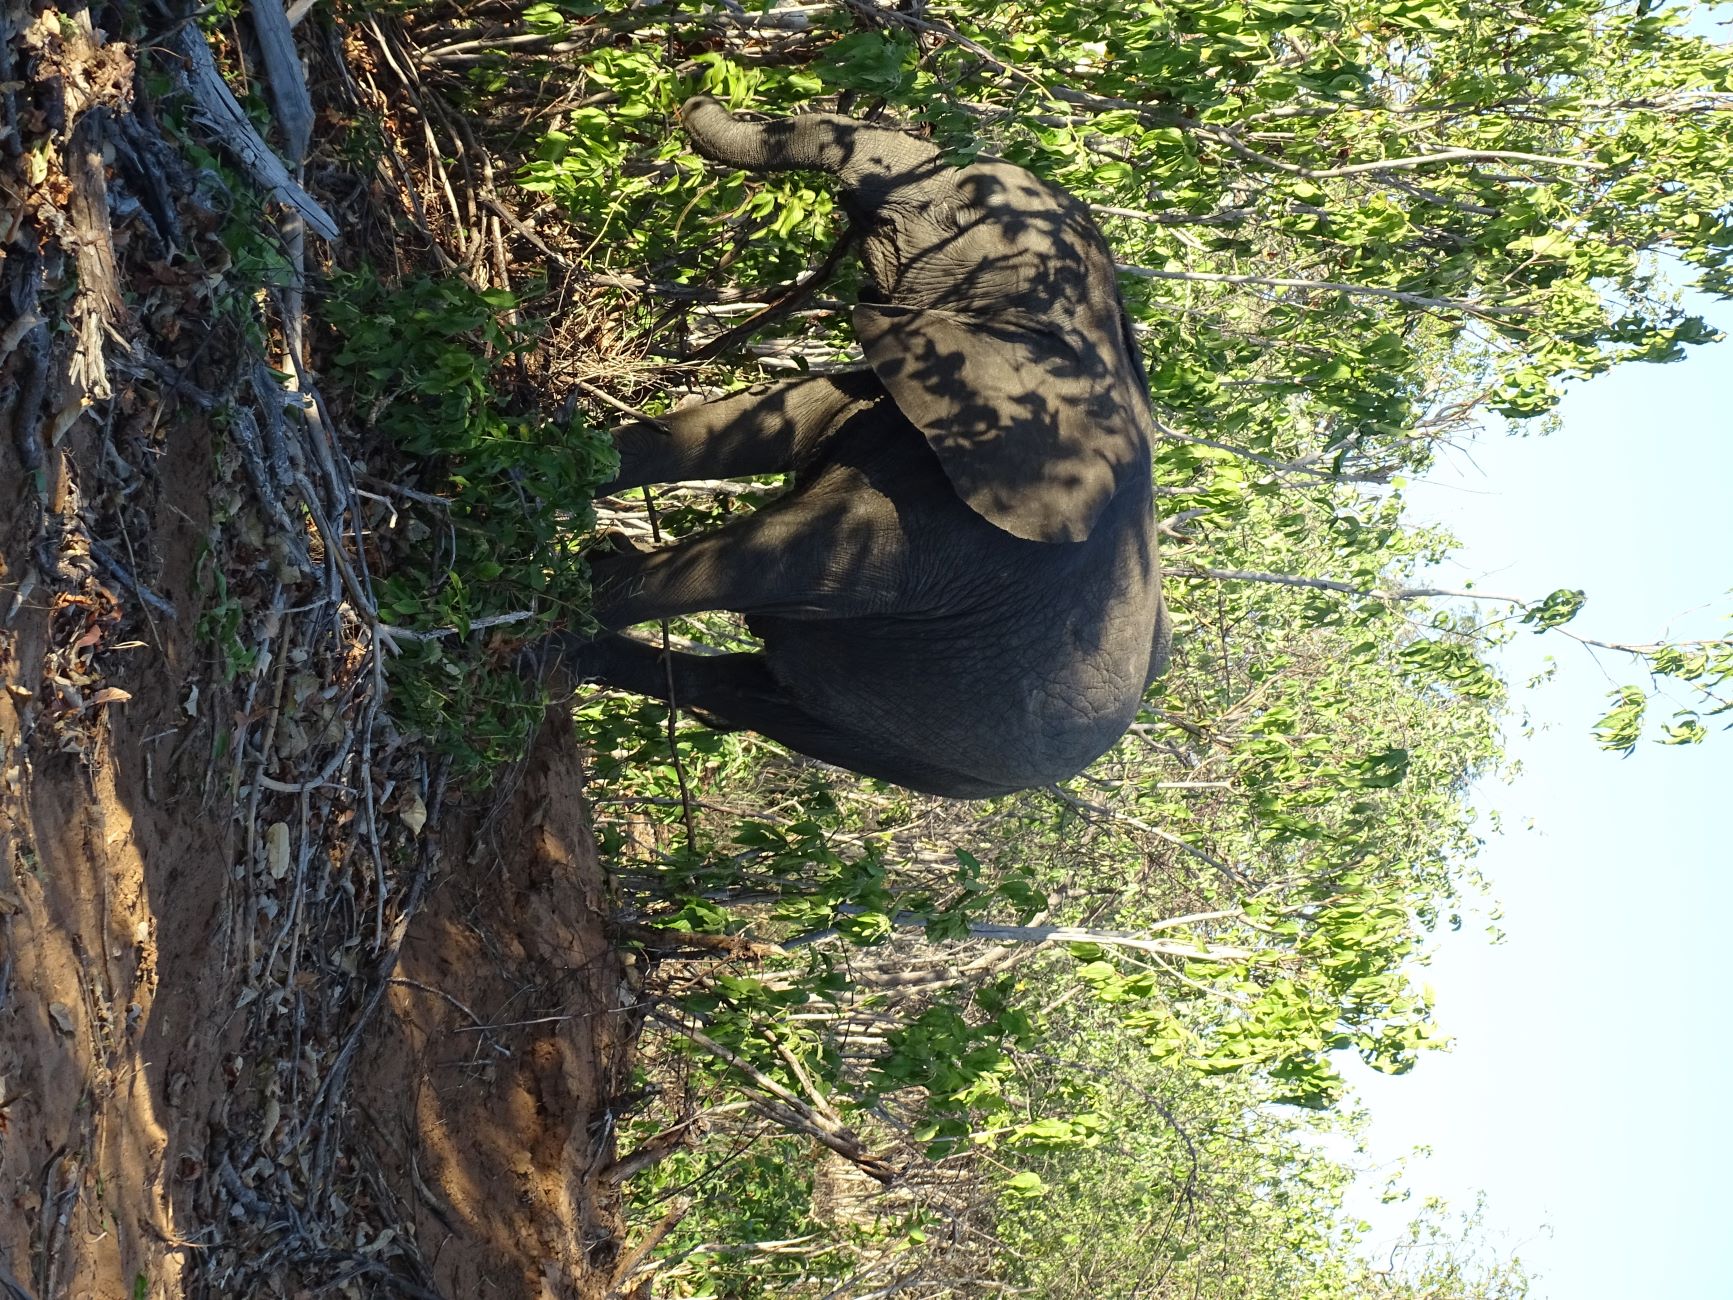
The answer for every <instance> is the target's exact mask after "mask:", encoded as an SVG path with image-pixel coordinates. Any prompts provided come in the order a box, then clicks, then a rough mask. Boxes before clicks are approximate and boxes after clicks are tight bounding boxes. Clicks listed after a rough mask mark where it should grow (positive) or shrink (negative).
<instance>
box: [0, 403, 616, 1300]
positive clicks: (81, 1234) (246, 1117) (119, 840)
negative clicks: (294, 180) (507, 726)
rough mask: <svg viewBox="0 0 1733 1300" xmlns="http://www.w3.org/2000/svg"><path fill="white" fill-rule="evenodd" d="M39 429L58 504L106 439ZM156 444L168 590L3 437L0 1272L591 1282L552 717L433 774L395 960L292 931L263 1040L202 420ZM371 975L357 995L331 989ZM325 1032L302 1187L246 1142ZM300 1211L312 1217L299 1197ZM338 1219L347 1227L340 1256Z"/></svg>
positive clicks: (598, 1101)
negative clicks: (288, 1026) (419, 886)
mask: <svg viewBox="0 0 1733 1300" xmlns="http://www.w3.org/2000/svg"><path fill="white" fill-rule="evenodd" d="M64 450H65V452H66V455H65V457H64V458H63V459H60V460H58V461H57V462H56V465H57V468H56V469H54V470H51V473H59V474H63V475H64V476H65V477H66V481H65V482H63V483H60V484H58V487H59V488H60V489H62V492H63V495H62V497H61V500H62V501H63V502H66V501H68V500H69V498H73V497H76V496H77V492H78V489H79V486H80V483H81V482H82V484H83V485H84V486H85V487H87V488H88V487H89V485H91V484H93V483H95V482H96V481H97V480H98V478H99V477H100V476H101V474H102V472H103V471H102V469H101V464H102V461H103V459H104V457H105V455H108V454H111V453H112V447H111V446H105V438H104V436H103V435H102V434H101V433H100V431H98V430H96V429H95V428H94V427H93V424H92V422H89V421H86V422H83V423H82V424H81V425H79V426H75V428H74V430H73V432H72V433H71V434H70V435H69V437H68V440H67V442H66V444H65V446H64ZM153 451H154V454H155V460H154V464H153V467H152V470H151V476H152V487H151V490H150V492H149V493H148V494H147V498H148V499H147V505H148V510H147V514H148V518H149V521H150V527H149V529H148V530H147V531H146V533H145V534H143V535H134V536H133V537H132V539H131V540H132V544H133V545H134V546H136V547H137V548H138V551H139V552H140V555H139V556H137V557H135V558H138V559H139V560H140V563H139V566H138V567H139V569H140V571H142V572H144V573H146V574H148V575H149V582H150V584H151V585H152V586H153V587H154V589H155V591H156V592H157V593H158V594H159V595H161V596H162V597H163V598H164V599H165V600H166V601H167V602H169V604H171V605H172V606H173V609H174V616H173V617H169V616H167V615H166V614H163V613H160V612H154V611H152V610H151V609H149V608H147V607H146V606H144V605H143V604H142V603H141V602H140V601H139V600H137V599H135V598H133V596H132V595H131V594H130V593H129V592H128V591H127V590H126V588H125V587H124V586H122V585H121V584H119V583H117V582H114V581H113V580H111V579H110V578H108V577H107V576H106V575H105V574H104V572H103V571H102V569H101V568H100V567H99V566H96V565H94V564H92V563H91V562H90V561H89V559H88V557H87V556H82V557H81V556H80V555H79V553H78V548H77V547H76V546H70V545H68V546H62V547H60V549H59V550H58V552H56V551H55V546H54V544H52V543H53V537H52V534H53V524H54V520H53V518H52V516H50V518H49V519H48V520H47V521H46V522H44V521H43V520H41V519H39V518H37V517H35V516H34V514H33V512H31V511H28V510H25V509H22V508H19V509H14V502H15V501H17V500H18V499H19V493H18V486H19V485H20V484H21V483H22V481H23V479H22V476H21V473H20V467H19V465H18V463H17V458H16V456H15V454H14V449H13V448H12V447H11V446H10V445H8V444H7V443H5V442H0V493H4V496H5V498H6V503H5V507H4V510H3V511H0V618H5V616H6V614H7V613H8V612H10V617H9V618H6V620H5V622H4V624H3V625H0V752H3V759H0V1270H9V1272H10V1275H11V1278H12V1279H14V1280H15V1285H17V1286H18V1287H21V1288H23V1289H24V1293H25V1294H28V1295H31V1296H34V1297H36V1298H37V1300H49V1298H50V1297H78V1298H79V1300H108V1298H109V1297H114V1298H116V1300H122V1298H124V1300H151V1298H154V1297H179V1296H184V1295H216V1294H228V1295H234V1294H249V1295H266V1294H282V1295H294V1294H297V1292H298V1290H299V1288H300V1287H302V1286H303V1285H306V1284H307V1283H308V1282H310V1281H314V1282H317V1283H319V1284H320V1285H321V1287H322V1293H327V1294H350V1295H373V1294H380V1295H383V1294H392V1295H398V1294H409V1295H414V1294H442V1295H448V1296H453V1297H457V1296H480V1295H487V1296H497V1297H519V1296H521V1297H535V1298H536V1300H542V1298H543V1297H548V1298H552V1297H567V1296H589V1295H600V1294H604V1293H605V1292H606V1290H607V1278H608V1276H609V1274H610V1271H611V1268H612V1265H613V1263H614V1260H615V1257H616V1255H617V1253H618V1237H619V1232H620V1223H619V1220H618V1216H617V1206H616V1197H615V1196H614V1194H613V1193H612V1192H611V1191H610V1190H609V1189H608V1188H607V1187H606V1186H605V1185H604V1184H602V1183H601V1182H599V1181H598V1180H597V1178H596V1174H597V1172H598V1171H599V1170H600V1169H601V1168H603V1167H604V1166H605V1165H606V1163H607V1162H608V1161H609V1160H610V1159H611V1158H612V1156H613V1140H612V1125H611V1121H610V1118H609V1115H608V1099H609V1098H610V1097H611V1096H612V1095H614V1093H615V1092H616V1091H617V1090H618V1089H619V1088H620V1087H623V1086H624V1085H623V1083H622V1082H621V1081H620V1078H619V1076H620V1075H621V1072H622V1071H623V1069H624V1063H625V1060H626V1053H627V1050H628V1047H629V1028H628V1026H627V1025H626V1024H625V1022H624V1019H623V1017H622V1016H621V1015H620V1014H619V1013H618V1008H619V1007H620V1005H621V1003H622V1000H623V999H624V1000H629V995H628V994H627V993H626V992H625V990H624V986H623V982H622V981H623V972H622V968H621V966H620V964H619V962H618V960H617V958H616V956H615V953H614V951H613V949H612V947H611V945H610V942H609V940H608V937H607V935H606V933H605V932H604V917H605V913H606V903H607V900H606V897H605V892H604V886H603V882H602V877H601V874H600V872H599V870H598V867H597V863H596V856H595V849H594V844H593V842H592V840H591V838H590V834H589V830H588V827H587V825H586V822H585V816H584V811H583V805H582V800H581V797H580V794H579V791H580V789H581V785H582V765H581V757H580V753H579V750H578V745H577V742H576V739H575V737H574V736H573V734H572V731H571V728H570V724H569V722H567V721H565V720H564V719H563V718H561V717H559V716H558V715H557V711H556V713H555V714H554V715H550V722H549V724H548V725H547V726H546V727H545V728H544V729H543V731H542V734H541V736H540V738H539V739H538V741H537V743H536V746H535V749H534V751H533V753H532V754H531V755H530V756H529V757H528V759H527V760H526V761H525V762H524V763H523V764H522V765H521V766H520V768H519V769H518V770H517V771H516V772H515V773H513V774H511V775H510V776H509V777H508V778H507V779H506V780H505V781H503V782H502V785H503V789H501V790H499V791H496V792H495V793H494V795H493V796H491V798H492V799H493V801H494V802H493V803H492V804H491V805H484V804H483V803H481V802H479V801H473V802H472V804H471V805H470V806H466V805H465V802H464V801H463V800H460V799H455V798H454V799H448V800H447V801H446V802H445V803H444V804H443V805H442V807H441V810H440V812H439V814H438V816H437V817H436V819H435V820H433V821H430V822H429V823H428V825H427V826H426V827H425V828H424V830H423V831H422V835H423V836H426V837H432V838H433V841H434V842H433V844H432V846H431V847H432V848H433V849H434V850H435V851H434V852H432V853H431V854H430V855H429V858H428V860H429V861H430V862H431V864H432V867H431V871H430V873H429V877H428V879H429V883H428V886H427V889H426V893H425V899H424V901H423V902H422V904H421V906H420V907H419V910H416V911H415V912H414V915H413V916H412V918H411V919H410V920H409V923H408V927H407V930H406V932H405V934H404V936H403V940H402V944H401V949H400V954H399V956H398V960H397V962H396V966H395V969H393V970H390V971H388V972H387V971H382V970H378V969H376V968H373V967H370V966H369V965H368V957H369V954H368V953H366V952H365V951H362V952H360V953H358V954H352V953H349V952H345V951H334V952H331V953H326V954H323V955H322V956H323V958H324V960H316V959H315V958H316V957H319V956H320V955H319V954H312V953H309V954H306V955H304V956H303V958H302V960H301V961H300V964H299V972H298V974H296V975H295V977H294V981H295V992H296V993H297V995H303V994H304V996H305V999H306V1002H307V1005H308V1006H309V1007H311V1008H313V1009H314V1010H315V1011H317V1009H318V1008H319V1007H321V1006H327V1007H329V1008H332V1009H331V1010H330V1011H329V1012H328V1013H327V1014H323V1015H320V1014H312V1013H308V1014H306V1015H304V1016H303V1017H302V1019H301V1020H299V1021H297V1022H296V1027H295V1030H294V1034H293V1035H292V1036H291V1039H290V1041H292V1042H298V1043H299V1044H300V1056H301V1057H302V1058H304V1059H301V1060H289V1059H287V1053H285V1052H284V1051H283V1049H282V1046H281V1044H282V1042H283V1041H284V1029H283V1024H284V1018H283V1016H282V1015H278V1016H277V1017H276V1018H275V1019H269V1018H267V1017H266V1016H264V1015H262V1014H261V1013H260V1007H259V1004H258V1003H257V1002H253V1003H250V1004H249V1002H248V996H247V988H246V987H245V986H246V983H247V981H246V979H245V978H244V975H243V972H244V970H246V969H247V960H246V951H245V949H246V943H247V940H246V934H247V923H246V917H245V916H244V912H245V911H246V909H247V908H248V907H249V906H252V905H253V903H252V902H250V901H249V900H254V901H255V902H256V896H257V892H258V891H256V890H250V889H249V887H248V873H249V872H254V871H257V870H258V859H257V857H256V856H255V857H254V858H248V856H247V854H246V852H245V847H246V846H247V845H248V844H249V843H252V842H255V841H257V840H258V839H260V838H261V836H262V834H263V832H262V831H261V829H260V828H259V827H258V826H254V827H253V828H252V830H253V834H252V835H251V836H249V834H248V826H247V824H246V819H247V817H248V815H249V811H248V810H249V805H248V803H247V801H246V800H245V799H244V798H243V797H241V793H242V792H235V793H231V792H230V790H229V789H228V788H227V787H226V783H225V781H224V780H223V779H222V778H223V774H224V772H225V771H226V765H225V764H223V763H221V762H219V761H218V758H217V757H216V756H217V755H219V754H220V752H221V746H220V744H218V743H215V742H214V741H213V736H214V735H216V734H220V733H222V731H223V728H221V727H217V728H215V730H214V731H213V728H212V726H211V717H212V714H213V713H214V712H217V713H220V710H221V709H223V708H234V707H236V703H235V702H236V700H237V699H238V693H237V692H234V691H229V692H225V691H224V690H223V689H222V688H221V686H220V684H219V683H217V682H216V681H215V680H214V675H213V665H212V659H213V656H212V654H211V652H210V648H209V645H208V644H207V642H206V641H205V640H204V639H203V638H201V636H200V634H199V631H198V628H199V622H200V620H199V615H200V613H201V610H202V609H203V607H204V604H205V602H207V601H208V587H209V584H208V582H201V581H200V580H199V578H198V577H197V574H196V570H197V567H198V558H197V557H198V556H199V555H200V551H201V545H202V544H203V541H204V539H205V538H206V537H207V536H208V535H209V521H208V518H207V516H208V511H209V502H210V500H211V486H212V485H211V482H210V478H211V474H212V468H211V467H212V464H213V455H212V448H211V446H210V442H209V438H208V436H206V435H205V434H204V433H203V432H202V431H201V429H200V428H199V427H198V425H197V423H196V422H192V421H187V420H178V421H175V422H172V423H169V424H165V425H164V426H162V427H161V428H159V429H158V431H157V436H156V440H155V442H154V443H153ZM56 486H57V485H56V484H54V483H50V484H49V487H50V489H51V491H50V500H51V501H52V500H53V499H54V497H53V489H54V488H55V487H56ZM135 504H136V499H135ZM67 508H68V509H70V508H71V506H70V505H68V507H67ZM130 517H132V518H133V519H134V520H135V521H136V519H137V518H138V517H139V516H138V513H137V511H136V510H135V511H134V512H133V514H132V515H131V516H130ZM45 537H48V538H49V541H48V542H45V540H44V539H45ZM145 553H148V554H145ZM202 590H203V591H206V592H207V594H206V595H201V594H200V593H201V591H202ZM14 606H16V607H15V608H14ZM195 691H198V692H199V693H200V695H201V696H202V699H203V701H204V703H203V704H202V705H199V704H196V703H195V704H193V711H189V703H190V702H192V701H193V700H194V692H195ZM264 806H265V805H260V804H258V803H257V802H256V801H255V803H254V804H253V805H252V807H253V810H254V814H255V815H256V816H258V817H259V818H261V819H262V818H263V817H264V816H265V814H264V813H263V812H260V811H259V809H260V808H262V807H264ZM333 826H334V829H333V832H332V833H333V834H334V835H338V836H340V835H341V834H342V824H341V822H340V821H338V822H337V823H334V824H333ZM337 852H338V851H337V850H336V849H333V859H332V860H333V861H337V860H338V856H337ZM341 930H342V927H337V931H338V933H341ZM307 933H308V935H309V936H310V938H309V940H308V942H309V943H312V942H315V941H316V939H317V934H318V931H317V930H316V929H308V930H307ZM370 978H371V979H373V980H374V981H375V983H376V984H378V986H379V987H380V988H381V989H382V994H383V996H382V998H380V999H376V1000H375V1003H374V1006H375V1011H374V1014H372V1015H371V1016H370V1017H369V1016H366V1015H364V1013H363V1012H362V1011H360V1010H358V1009H357V1006H356V1004H357V1002H358V1001H359V999H358V998H357V996H356V995H355V993H354V992H353V990H354V988H357V987H363V988H364V987H365V986H366V985H367V983H368V980H369V979H370ZM327 983H329V984H330V985H331V987H330V989H329V990H327V988H326V984H327ZM345 990H347V992H345ZM345 998H347V1000H345ZM363 1005H364V1004H363ZM303 1034H304V1039H303V1037H302V1035H303ZM345 1044H350V1045H352V1047H353V1055H352V1068H351V1069H349V1070H348V1072H347V1074H346V1075H342V1076H341V1077H340V1079H339V1086H340V1089H341V1093H342V1095H341V1096H338V1097H336V1098H335V1099H334V1100H333V1104H332V1106H331V1110H330V1113H331V1114H332V1115H333V1116H334V1117H335V1119H334V1122H333V1123H332V1124H331V1125H328V1126H327V1131H325V1132H322V1133H321V1134H319V1135H318V1141H319V1142H321V1143H327V1144H331V1145H332V1146H334V1149H335V1151H334V1156H333V1158H332V1160H331V1167H332V1169H333V1171H334V1172H333V1174H332V1175H331V1178H330V1179H328V1180H327V1181H329V1182H331V1183H332V1184H333V1185H335V1186H337V1187H338V1188H339V1191H338V1192H337V1193H333V1194H331V1195H328V1196H326V1197H324V1198H323V1199H316V1198H314V1197H312V1196H309V1197H307V1198H305V1201H304V1203H302V1204H297V1197H296V1194H295V1193H294V1192H293V1190H292V1189H293V1188H294V1187H295V1186H296V1185H297V1184H296V1183H295V1180H294V1179H293V1178H285V1177H278V1178H277V1179H276V1181H272V1179H270V1178H268V1177H266V1176H265V1175H264V1173H263V1172H261V1170H260V1168H259V1162H260V1161H261V1160H265V1157H266V1156H267V1155H268V1154H269V1152H270V1150H271V1149H272V1148H273V1145H274V1146H275V1147H278V1148H282V1149H285V1150H290V1149H291V1148H293V1147H294V1142H293V1139H292V1134H291V1133H290V1132H289V1125H288V1124H287V1122H286V1121H285V1120H284V1119H283V1118H282V1116H283V1115H284V1114H285V1113H286V1112H287V1110H288V1109H289V1100H290V1099H289V1096H288V1091H289V1090H295V1089H298V1090H300V1093H301V1095H302V1099H303V1101H305V1096H306V1094H307V1093H308V1092H310V1091H311V1090H312V1089H313V1088H315V1087H317V1086H318V1084H319V1083H320V1082H322V1081H323V1080H324V1078H325V1077H326V1075H327V1074H328V1073H329V1071H330V1070H331V1066H332V1061H333V1059H334V1056H335V1054H336V1053H337V1052H339V1051H341V1050H342V1047H343V1045H345ZM283 1080H288V1081H289V1082H288V1083H286V1084H285V1083H284V1082H283ZM248 1135H252V1140H248ZM261 1139H262V1140H261ZM261 1151H263V1152H264V1153H265V1154H264V1155H261ZM293 1154H294V1152H293V1151H292V1150H291V1155H293ZM291 1155H285V1156H280V1157H279V1160H280V1161H289V1160H290V1158H291ZM296 1158H301V1157H296ZM266 1163H267V1164H268V1163H269V1161H268V1160H266ZM279 1172H280V1171H279ZM291 1172H292V1171H291ZM284 1186H288V1187H290V1188H291V1191H290V1192H289V1193H283V1192H282V1191H281V1190H280V1189H281V1188H282V1187H284ZM332 1206H336V1207H338V1209H336V1210H333V1209H332V1208H331V1207H332ZM339 1213H340V1214H342V1215H346V1216H348V1218H347V1219H345V1220H344V1221H341V1222H338V1221H335V1220H334V1219H333V1218H332V1216H334V1215H337V1214H339ZM316 1215H323V1216H325V1218H326V1219H327V1220H330V1221H328V1222H325V1223H323V1224H319V1223H297V1222H296V1220H297V1217H298V1216H316ZM344 1234H348V1237H349V1241H350V1244H351V1245H352V1247H353V1250H352V1251H351V1252H349V1254H347V1255H344V1256H343V1257H342V1258H336V1257H335V1255H334V1252H333V1249H332V1247H331V1245H330V1243H331V1242H332V1241H333V1240H336V1239H340V1238H341V1237H342V1236H343V1235H344ZM309 1242H314V1243H324V1244H323V1245H322V1246H321V1247H320V1249H319V1250H312V1249H311V1248H310V1247H309V1246H308V1244H307V1243H309ZM284 1243H289V1244H288V1245H285V1244H284ZM273 1251H275V1252H277V1255H276V1256H273V1255H272V1252H273ZM349 1255H352V1256H353V1258H352V1259H351V1258H350V1257H349ZM6 1278H7V1273H6V1272H4V1271H0V1296H3V1295H5V1294H6V1291H5V1286H4V1282H5V1280H6ZM242 1278H244V1279H246V1280H245V1281H244V1282H243V1281H240V1280H238V1279H242ZM225 1279H227V1281H225ZM325 1287H328V1288H330V1289H329V1290H323V1288H325ZM237 1288H238V1289H237Z"/></svg>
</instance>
